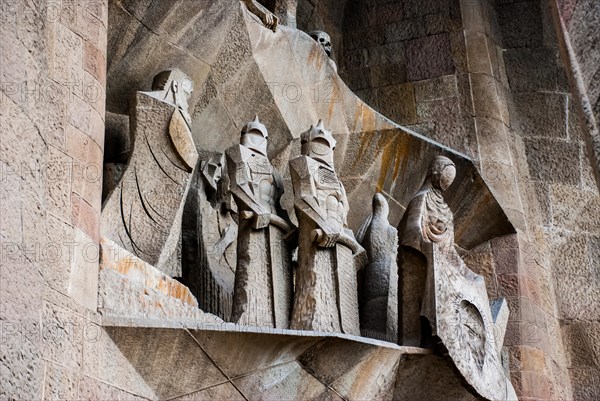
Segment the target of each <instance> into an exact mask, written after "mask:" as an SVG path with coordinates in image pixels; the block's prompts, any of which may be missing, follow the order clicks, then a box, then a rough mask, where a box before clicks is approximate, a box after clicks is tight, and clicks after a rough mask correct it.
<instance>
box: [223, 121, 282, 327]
mask: <svg viewBox="0 0 600 401" xmlns="http://www.w3.org/2000/svg"><path fill="white" fill-rule="evenodd" d="M268 136H269V134H268V131H267V127H265V126H264V125H263V124H262V123H261V122H260V121H259V120H258V116H257V117H256V118H255V119H254V121H252V122H249V123H248V124H246V126H244V128H243V129H242V135H241V138H240V144H239V145H235V146H232V147H231V148H229V149H227V151H226V152H225V155H226V164H227V170H228V174H229V179H230V185H231V188H230V190H231V194H232V196H233V199H234V200H235V202H236V204H237V207H238V213H239V228H238V241H237V257H238V261H237V267H236V275H235V286H234V295H233V309H232V321H233V322H236V323H240V324H244V325H251V326H257V327H277V328H287V327H288V326H289V314H290V309H291V297H292V278H291V277H292V275H291V271H290V269H291V265H290V256H289V252H288V249H287V247H286V244H285V242H284V240H283V237H284V235H285V234H286V233H287V232H288V231H289V230H290V226H289V224H288V222H287V216H286V215H285V213H284V212H283V211H282V209H281V208H280V206H279V199H280V198H281V194H282V193H283V184H282V181H281V178H280V175H279V173H278V172H277V171H276V170H275V168H274V167H273V166H272V165H271V162H270V161H269V159H268V157H267V143H268V142H267V138H268Z"/></svg>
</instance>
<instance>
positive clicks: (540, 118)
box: [511, 93, 568, 139]
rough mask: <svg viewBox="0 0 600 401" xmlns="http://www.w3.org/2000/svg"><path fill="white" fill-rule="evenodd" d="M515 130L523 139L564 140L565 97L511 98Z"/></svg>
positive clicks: (517, 95)
mask: <svg viewBox="0 0 600 401" xmlns="http://www.w3.org/2000/svg"><path fill="white" fill-rule="evenodd" d="M513 101H514V103H513V105H514V109H513V110H512V111H511V114H513V119H514V120H515V121H516V124H514V129H516V130H517V131H518V132H519V133H520V134H521V135H522V136H524V137H546V138H560V139H566V138H567V132H566V119H567V115H568V113H567V97H566V95H564V94H562V93H519V94H515V95H514V96H513Z"/></svg>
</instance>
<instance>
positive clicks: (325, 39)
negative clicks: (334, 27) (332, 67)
mask: <svg viewBox="0 0 600 401" xmlns="http://www.w3.org/2000/svg"><path fill="white" fill-rule="evenodd" d="M309 35H310V37H311V38H313V39H314V40H316V41H317V42H318V43H319V44H320V45H321V46H322V47H323V50H325V53H327V55H328V56H329V57H331V37H329V35H328V34H327V33H326V32H323V31H312V32H311V33H309Z"/></svg>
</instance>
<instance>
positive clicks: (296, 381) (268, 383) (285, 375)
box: [234, 361, 327, 400]
mask: <svg viewBox="0 0 600 401" xmlns="http://www.w3.org/2000/svg"><path fill="white" fill-rule="evenodd" d="M234 383H235V385H236V386H237V387H238V388H239V389H240V391H241V392H242V393H243V394H247V395H248V396H250V397H251V398H255V397H257V396H258V395H259V394H260V398H261V399H279V400H284V399H285V400H292V399H297V400H312V399H323V398H322V397H323V396H324V395H325V394H324V393H326V391H327V388H326V387H325V386H324V385H323V384H322V383H321V382H319V381H318V380H317V379H316V378H315V377H313V376H312V375H310V374H309V373H308V372H306V371H305V370H304V369H302V366H300V364H298V362H296V361H294V362H289V363H286V364H283V365H278V366H275V367H272V368H270V369H266V370H262V371H260V372H257V373H254V374H251V375H248V376H244V377H241V378H239V379H235V380H234Z"/></svg>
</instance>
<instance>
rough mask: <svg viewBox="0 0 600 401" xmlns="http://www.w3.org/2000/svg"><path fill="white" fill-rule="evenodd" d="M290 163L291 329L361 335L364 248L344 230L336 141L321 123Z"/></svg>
mask: <svg viewBox="0 0 600 401" xmlns="http://www.w3.org/2000/svg"><path fill="white" fill-rule="evenodd" d="M301 141H302V156H299V157H297V158H296V159H294V160H292V161H290V173H291V176H292V183H293V186H294V198H295V202H294V208H295V210H296V215H297V217H298V228H299V248H298V270H297V275H296V293H295V298H294V308H293V312H292V322H291V327H292V329H300V330H316V331H327V332H344V333H348V334H355V335H359V334H360V333H359V322H358V301H357V283H356V268H355V265H356V264H355V260H354V256H356V255H357V254H362V253H364V250H363V249H362V248H361V247H360V245H359V244H358V243H357V242H356V240H355V239H354V235H353V234H352V231H350V230H349V229H348V228H347V222H346V217H347V215H348V210H349V207H348V199H347V197H346V191H345V189H344V186H343V185H342V182H341V181H340V180H339V178H338V177H337V175H336V173H335V168H334V164H333V150H334V149H335V145H336V141H335V139H334V138H333V135H332V134H331V132H330V131H328V130H326V129H325V127H324V126H323V122H322V121H319V123H318V124H317V125H316V126H313V127H311V128H310V129H309V130H308V131H307V132H305V133H303V134H302V136H301Z"/></svg>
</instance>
